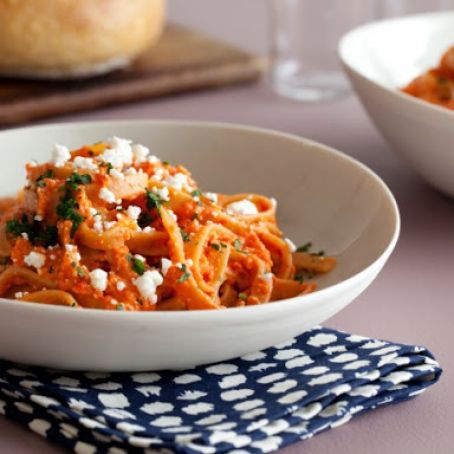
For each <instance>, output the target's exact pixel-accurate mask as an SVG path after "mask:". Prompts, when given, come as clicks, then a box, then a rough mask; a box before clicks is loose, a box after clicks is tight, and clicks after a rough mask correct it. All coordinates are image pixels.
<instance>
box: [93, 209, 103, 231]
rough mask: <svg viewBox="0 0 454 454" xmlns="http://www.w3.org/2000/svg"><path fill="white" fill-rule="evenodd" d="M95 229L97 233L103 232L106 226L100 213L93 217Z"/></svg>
mask: <svg viewBox="0 0 454 454" xmlns="http://www.w3.org/2000/svg"><path fill="white" fill-rule="evenodd" d="M93 220H94V222H93V230H94V231H95V232H97V233H102V232H103V231H104V226H103V223H102V217H101V215H100V214H96V215H95V216H94V217H93Z"/></svg>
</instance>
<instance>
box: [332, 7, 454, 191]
mask: <svg viewBox="0 0 454 454" xmlns="http://www.w3.org/2000/svg"><path fill="white" fill-rule="evenodd" d="M452 45H454V11H453V12H443V13H431V14H421V15H416V16H408V17H402V18H397V19H391V20H385V21H381V22H375V23H371V24H367V25H364V26H361V27H359V28H357V29H355V30H353V31H351V32H349V33H347V34H346V35H345V36H344V37H343V38H342V40H341V42H340V44H339V54H340V58H341V60H342V62H343V66H344V69H345V71H346V73H347V75H348V76H349V78H350V80H351V82H352V84H353V86H354V88H355V90H356V92H357V94H358V95H359V97H360V98H361V101H362V103H363V105H364V107H365V108H366V110H367V112H368V113H369V115H370V117H371V118H372V120H373V121H374V123H375V125H376V126H377V128H378V129H379V130H380V131H381V133H382V134H383V136H384V137H385V139H386V140H387V141H388V142H389V144H390V145H391V146H392V147H393V148H394V149H395V150H396V151H397V152H398V153H400V154H401V155H402V156H403V157H404V158H405V159H406V161H407V162H408V163H409V165H411V166H412V167H413V169H414V170H416V172H418V173H419V175H420V176H421V177H422V178H424V179H425V180H426V181H427V182H428V183H429V184H431V185H432V186H434V187H436V188H438V189H439V190H441V191H443V192H445V193H446V194H448V195H450V196H454V178H453V174H454V150H453V147H452V144H453V143H454V111H452V110H449V109H446V108H444V107H439V106H436V105H434V104H430V103H428V102H426V101H422V100H419V99H417V98H415V97H413V96H410V95H407V94H405V93H402V92H400V91H399V89H401V88H403V87H404V86H406V85H407V84H408V83H409V82H410V81H411V80H413V79H414V78H415V77H416V76H418V75H420V74H422V73H424V72H425V71H427V70H428V69H430V68H431V67H434V66H437V65H438V62H439V60H440V58H441V55H442V54H443V53H444V52H445V51H446V50H447V49H448V48H449V47H450V46H452Z"/></svg>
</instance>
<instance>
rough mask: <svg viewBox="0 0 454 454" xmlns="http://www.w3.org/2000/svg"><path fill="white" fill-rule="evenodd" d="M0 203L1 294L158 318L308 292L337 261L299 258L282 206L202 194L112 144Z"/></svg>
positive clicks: (59, 166) (51, 165) (60, 161)
mask: <svg viewBox="0 0 454 454" xmlns="http://www.w3.org/2000/svg"><path fill="white" fill-rule="evenodd" d="M26 172H27V184H26V186H25V187H24V189H23V190H22V191H21V192H20V193H19V194H18V196H17V198H12V199H5V200H3V201H2V202H1V203H0V210H1V213H2V214H1V218H0V260H1V265H0V296H2V297H5V298H13V299H17V300H20V301H23V302H24V303H44V304H55V305H64V306H69V307H83V308H97V309H111V310H129V311H150V310H193V309H222V308H230V307H238V306H249V305H257V304H262V303H266V302H269V301H274V300H279V299H284V298H292V297H294V296H297V295H301V294H305V293H309V292H312V291H313V290H314V289H315V283H314V282H313V281H311V280H310V279H309V280H307V278H308V277H309V278H310V277H311V276H314V275H315V274H318V273H326V272H328V271H330V270H331V269H332V268H333V266H334V265H335V259H334V258H331V257H325V256H324V255H323V254H321V253H319V254H311V253H309V251H308V249H309V245H305V246H303V247H301V248H300V249H298V251H295V247H294V245H293V243H292V242H291V241H290V240H287V239H285V238H283V235H282V232H281V231H280V229H279V227H278V226H277V224H276V201H275V200H274V199H270V198H267V197H265V196H262V195H258V194H236V195H224V194H214V193H208V192H201V190H200V189H199V188H198V186H197V185H196V183H195V181H194V180H193V179H192V178H191V175H190V173H189V172H188V171H187V170H186V169H185V168H184V167H182V166H173V165H170V164H169V163H167V162H165V161H161V160H160V159H158V158H157V157H156V156H153V155H151V154H150V152H149V150H148V148H146V147H144V146H142V145H133V144H132V143H131V142H130V141H128V140H125V139H120V138H118V137H113V138H111V139H109V140H107V141H105V142H100V143H96V144H94V145H88V146H84V147H82V148H79V149H77V150H73V151H70V150H69V149H68V148H66V147H64V146H61V145H56V146H55V147H54V150H53V153H52V160H51V161H50V162H47V163H44V164H37V163H28V164H27V165H26Z"/></svg>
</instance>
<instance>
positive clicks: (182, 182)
mask: <svg viewBox="0 0 454 454" xmlns="http://www.w3.org/2000/svg"><path fill="white" fill-rule="evenodd" d="M166 183H167V184H168V185H169V186H170V187H171V188H174V189H176V190H177V191H182V190H183V189H186V190H187V191H190V190H191V188H190V187H189V184H188V177H187V176H186V175H185V174H184V173H176V174H175V175H171V176H168V177H167V179H166Z"/></svg>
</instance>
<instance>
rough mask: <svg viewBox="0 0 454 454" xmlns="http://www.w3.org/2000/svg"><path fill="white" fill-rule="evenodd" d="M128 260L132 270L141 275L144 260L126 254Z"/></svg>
mask: <svg viewBox="0 0 454 454" xmlns="http://www.w3.org/2000/svg"><path fill="white" fill-rule="evenodd" d="M128 261H129V262H130V263H131V268H132V270H133V271H134V272H135V273H137V274H138V275H139V276H142V274H143V273H145V262H144V261H143V260H140V259H138V258H137V257H133V256H132V255H128Z"/></svg>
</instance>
